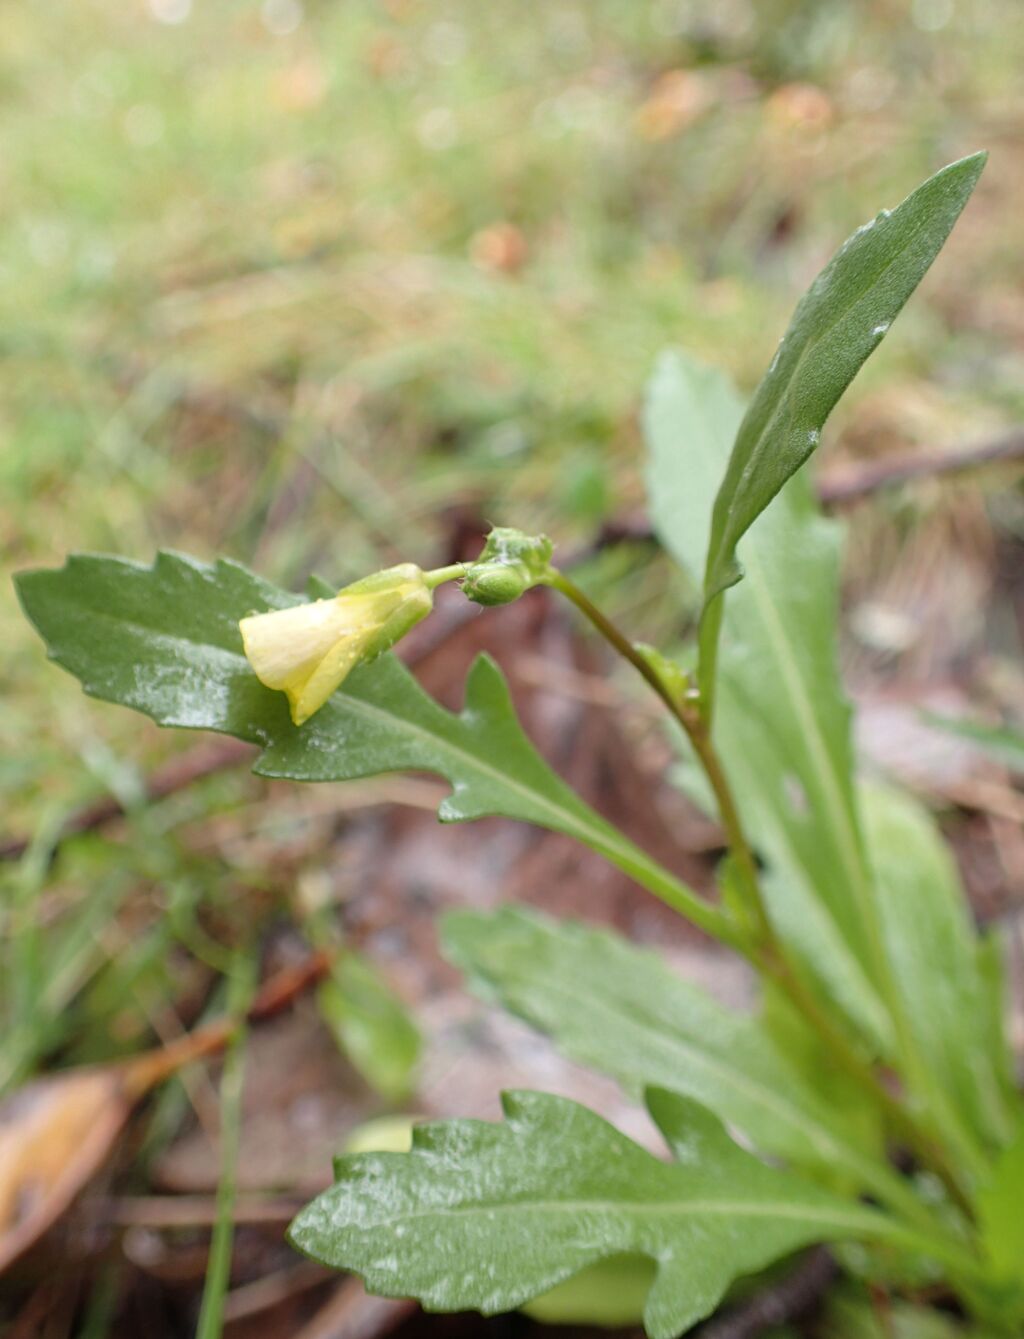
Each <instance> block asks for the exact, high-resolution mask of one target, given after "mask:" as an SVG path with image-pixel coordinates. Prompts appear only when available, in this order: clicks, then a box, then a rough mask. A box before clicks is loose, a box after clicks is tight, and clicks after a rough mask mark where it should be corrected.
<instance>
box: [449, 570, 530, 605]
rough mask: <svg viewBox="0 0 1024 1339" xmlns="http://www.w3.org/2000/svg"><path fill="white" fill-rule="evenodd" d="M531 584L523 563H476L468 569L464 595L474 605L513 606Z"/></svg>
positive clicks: (463, 590) (464, 580)
mask: <svg viewBox="0 0 1024 1339" xmlns="http://www.w3.org/2000/svg"><path fill="white" fill-rule="evenodd" d="M531 584H532V582H531V581H530V574H529V572H527V571H526V569H525V568H524V567H523V566H522V564H521V563H506V564H504V565H502V564H498V563H474V564H473V565H472V566H471V567H469V568H467V569H466V575H465V577H464V578H463V581H462V593H463V595H465V597H466V599H467V600H472V601H473V603H474V604H483V605H488V606H490V605H496V604H511V603H512V601H513V600H518V599H519V597H520V595H522V594H523V593H524V591H528V590H529V589H530V586H531Z"/></svg>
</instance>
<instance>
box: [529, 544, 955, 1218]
mask: <svg viewBox="0 0 1024 1339" xmlns="http://www.w3.org/2000/svg"><path fill="white" fill-rule="evenodd" d="M549 584H550V585H551V586H553V587H554V589H555V590H557V591H559V592H561V594H563V595H565V596H566V597H567V598H568V599H569V600H571V601H572V603H573V604H574V605H575V606H576V608H577V609H579V610H580V612H581V613H582V614H584V615H585V617H586V618H587V619H588V620H589V621H590V622H591V623H592V624H593V626H594V627H595V628H596V629H597V630H598V632H600V633H601V635H602V636H603V637H604V638H605V640H606V641H608V642H609V643H610V644H611V645H612V646H613V647H614V648H615V650H616V651H618V653H619V654H620V655H621V656H622V657H623V658H624V659H625V660H628V661H629V663H630V664H631V665H632V666H633V667H634V668H635V669H636V670H637V671H638V673H639V674H640V675H642V677H643V678H644V679H645V680H646V682H647V683H648V684H649V685H650V687H651V688H653V689H654V691H655V692H656V693H657V694H658V696H659V697H660V698H661V700H662V702H664V704H665V706H666V707H667V708H668V709H669V711H670V712H671V713H672V715H673V716H674V717H675V719H676V720H677V721H678V722H679V724H680V725H681V726H682V727H683V729H684V731H685V732H686V735H687V737H688V738H689V740H690V743H691V744H692V746H693V749H694V752H695V753H696V755H697V757H698V759H699V761H700V764H701V766H702V768H703V769H704V774H705V776H706V777H707V780H708V782H709V784H710V786H711V789H712V791H713V792H714V795H715V801H716V803H717V805H718V812H719V817H720V819H721V823H722V827H723V829H724V831H725V837H726V842H727V844H728V847H729V851H730V853H731V854H732V857H733V859H734V860H735V862H736V869H737V871H738V875H739V880H740V884H741V888H742V906H743V909H744V911H745V912H746V914H747V916H748V917H749V919H750V921H751V922H752V929H753V932H754V940H753V942H752V943H747V942H745V940H743V941H741V942H739V943H737V942H736V941H735V940H734V941H733V947H735V948H737V949H738V950H739V951H740V952H741V953H743V954H744V956H745V957H746V958H747V959H748V960H749V961H750V962H751V963H752V965H753V966H754V967H756V968H757V970H758V971H760V972H761V973H762V974H764V975H765V976H767V977H769V978H771V979H772V980H773V981H775V982H776V984H777V985H778V986H779V987H780V989H782V990H783V991H784V992H785V993H786V995H787V996H788V997H789V999H790V1001H791V1002H792V1004H793V1005H794V1006H795V1007H796V1009H797V1011H798V1013H799V1014H800V1015H801V1016H802V1017H803V1018H804V1019H805V1020H806V1021H807V1022H808V1023H809V1024H810V1025H811V1026H812V1027H813V1028H814V1030H815V1031H816V1032H817V1033H818V1035H819V1036H820V1037H821V1039H822V1041H823V1042H824V1043H825V1045H826V1047H827V1048H828V1050H829V1052H830V1053H831V1054H832V1055H833V1056H834V1058H835V1060H836V1062H837V1063H838V1064H839V1065H840V1066H841V1067H842V1068H843V1069H844V1070H845V1071H846V1073H847V1074H848V1075H849V1076H850V1077H851V1078H852V1079H854V1080H855V1081H856V1082H857V1084H858V1085H859V1086H860V1087H862V1088H864V1089H866V1090H867V1091H868V1092H869V1093H870V1094H871V1096H872V1098H873V1099H874V1100H875V1101H876V1102H877V1103H878V1104H879V1106H880V1107H881V1108H882V1110H883V1112H884V1113H885V1116H886V1118H887V1120H888V1121H889V1123H890V1125H891V1127H892V1129H893V1131H894V1132H895V1133H896V1135H897V1136H898V1137H899V1138H900V1139H901V1140H903V1141H904V1142H905V1143H906V1145H907V1146H908V1148H910V1149H911V1150H912V1151H913V1152H914V1153H915V1155H916V1156H917V1157H918V1158H919V1159H920V1160H921V1161H922V1163H924V1164H926V1165H927V1166H929V1167H931V1168H932V1170H933V1171H934V1172H935V1173H936V1175H937V1176H939V1177H940V1179H941V1180H942V1182H943V1184H944V1185H945V1186H946V1189H947V1190H948V1192H949V1194H950V1196H951V1197H952V1199H953V1200H954V1202H955V1203H956V1204H957V1205H958V1207H959V1208H960V1209H961V1210H962V1211H963V1212H964V1213H965V1214H966V1216H967V1217H968V1219H970V1218H971V1217H972V1216H973V1213H972V1207H971V1203H970V1199H969V1198H968V1196H967V1194H966V1193H965V1191H964V1189H963V1187H962V1186H961V1184H960V1180H959V1178H958V1176H957V1174H956V1172H955V1170H954V1168H953V1167H952V1166H951V1165H950V1163H949V1161H948V1159H947V1157H946V1154H945V1151H944V1150H943V1149H942V1148H941V1147H940V1146H938V1145H936V1143H935V1142H934V1140H932V1139H931V1138H930V1137H929V1136H928V1135H927V1133H925V1132H924V1131H922V1130H921V1129H920V1128H919V1127H918V1124H917V1122H916V1121H915V1120H914V1119H913V1117H912V1116H911V1115H910V1113H909V1112H908V1111H907V1109H906V1108H905V1107H904V1106H903V1105H902V1104H901V1103H900V1102H899V1100H898V1099H897V1098H896V1097H895V1096H894V1095H893V1093H891V1092H890V1091H889V1089H888V1088H887V1087H886V1084H885V1082H884V1080H883V1079H882V1078H881V1077H880V1076H879V1074H878V1073H877V1072H876V1071H875V1069H874V1068H873V1067H872V1066H871V1065H870V1064H869V1063H868V1062H867V1061H865V1060H864V1059H863V1058H862V1057H861V1056H860V1054H859V1053H858V1051H857V1049H856V1048H855V1047H854V1046H853V1045H852V1044H851V1042H850V1041H849V1040H848V1038H847V1037H846V1036H845V1035H844V1033H843V1032H842V1030H841V1029H840V1028H838V1027H837V1026H836V1025H835V1023H834V1022H833V1021H832V1019H831V1018H830V1017H829V1015H828V1013H827V1012H826V1011H825V1010H824V1009H822V1007H821V1004H820V1003H819V1001H818V999H817V997H816V996H815V995H814V993H813V991H811V990H809V989H808V988H807V985H806V983H805V982H804V981H803V979H802V978H801V976H800V975H799V974H798V973H797V972H796V971H794V970H793V967H792V965H791V964H790V962H789V961H788V959H787V956H786V953H785V948H784V945H783V944H782V943H781V941H780V940H779V938H778V936H777V934H776V932H775V928H774V926H773V925H772V923H771V919H770V917H769V916H768V910H767V907H766V906H765V903H764V898H763V895H762V892H761V884H760V879H759V877H758V871H757V862H756V860H755V858H754V853H753V848H752V847H751V845H750V843H749V841H748V840H747V837H746V834H745V832H744V830H743V825H742V822H741V820H740V816H739V811H738V809H737V807H736V801H735V798H734V796H733V794H732V789H731V787H730V785H729V782H728V778H727V777H726V775H725V772H724V770H723V768H722V764H721V760H720V759H719V757H718V753H717V751H716V749H715V747H714V744H713V743H712V740H711V733H710V727H709V723H708V720H707V718H706V716H705V715H704V714H703V713H702V712H701V710H700V708H699V706H698V704H697V702H696V701H694V702H688V701H687V700H686V699H685V698H682V697H680V696H679V695H678V694H676V693H674V692H673V691H672V689H671V688H670V687H669V685H668V684H666V682H665V680H664V679H663V678H662V676H661V675H660V674H659V673H658V671H657V669H656V668H655V666H654V665H653V664H652V663H651V662H650V661H649V660H648V659H647V657H645V656H644V655H643V654H642V653H641V652H640V651H638V650H637V648H636V647H635V646H634V645H633V643H632V642H631V641H630V640H629V639H628V638H627V637H626V636H625V634H624V633H623V632H622V631H621V630H620V629H619V628H617V627H616V626H615V624H614V623H612V621H611V620H610V619H609V618H608V617H607V615H605V614H604V613H603V612H602V611H601V610H600V609H599V608H598V607H597V605H595V604H594V603H593V601H592V600H591V599H590V598H589V597H588V596H587V595H586V594H585V593H584V592H583V591H582V590H580V588H579V587H578V586H577V585H576V583H575V582H574V581H571V580H570V579H569V577H567V576H566V575H565V574H564V573H563V572H560V571H558V570H557V569H555V568H552V569H551V576H550V582H549Z"/></svg>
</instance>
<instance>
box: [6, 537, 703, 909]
mask: <svg viewBox="0 0 1024 1339" xmlns="http://www.w3.org/2000/svg"><path fill="white" fill-rule="evenodd" d="M17 587H18V593H19V596H20V598H21V602H22V605H23V607H24V609H25V612H26V614H27V615H28V617H29V619H30V620H31V621H32V622H33V623H34V624H35V626H36V628H37V629H38V631H39V632H40V634H41V635H42V637H43V640H44V641H45V642H46V644H47V647H48V650H49V654H50V657H51V659H53V660H56V661H57V662H58V663H59V664H61V665H63V666H64V667H65V669H68V670H70V671H71V673H72V674H74V675H75V676H76V677H77V678H78V679H79V680H80V681H81V684H82V687H83V688H84V689H85V691H86V692H87V693H89V694H91V695H92V696H93V697H99V698H103V699H104V700H105V701H108V702H117V703H120V704H122V705H123V706H127V707H132V708H134V709H135V710H136V711H141V712H143V713H145V714H146V715H147V716H151V717H152V718H153V720H155V721H156V722H157V723H158V724H159V725H177V726H185V727H188V728H190V729H206V730H217V731H221V732H223V733H226V734H231V735H235V736H237V737H238V738H240V739H245V740H249V741H250V742H252V743H254V744H258V745H260V746H261V747H262V754H261V756H260V758H259V760H258V761H257V763H256V767H255V770H256V771H257V772H259V773H261V774H262V775H264V776H273V777H286V778H289V779H291V780H295V781H343V780H350V779H353V778H357V777H364V776H373V775H376V774H378V773H381V772H393V771H403V770H414V771H425V772H434V773H437V774H438V775H440V776H442V777H444V778H445V779H446V780H447V781H449V782H450V783H451V785H452V794H451V795H450V796H449V797H448V798H447V799H445V800H444V802H443V803H442V805H441V809H440V817H441V818H442V820H444V821H446V822H457V821H461V820H465V819H473V818H482V817H484V816H486V815H492V814H501V815H504V816H505V817H508V818H516V819H520V820H522V821H524V822H528V823H536V824H538V825H539V826H541V827H546V828H551V829H552V830H554V831H557V832H564V833H567V834H569V835H570V836H573V837H576V838H577V839H578V840H580V841H582V842H584V843H586V844H587V845H589V846H591V847H593V848H594V849H595V850H597V851H599V852H600V853H601V854H602V855H604V856H606V858H607V859H609V860H611V861H612V862H613V863H615V864H617V865H618V866H619V867H620V868H621V869H623V870H625V872H626V873H627V874H629V875H631V876H632V877H636V878H638V879H639V880H640V881H641V882H643V883H644V884H645V885H646V886H647V887H649V888H652V890H655V891H657V892H658V893H659V895H661V896H662V897H664V898H665V900H666V901H668V902H670V903H671V904H672V905H674V906H676V907H677V909H679V910H681V911H682V912H683V913H684V914H685V915H688V916H690V917H691V919H693V920H694V921H695V922H696V923H697V924H700V925H703V926H704V927H705V928H708V929H714V928H715V927H716V926H718V925H719V922H720V921H721V919H722V918H721V917H720V916H719V914H718V913H717V912H716V911H715V909H714V908H712V907H709V906H708V905H707V904H706V903H704V902H702V901H701V900H700V899H699V898H698V897H697V896H696V895H695V894H694V893H692V892H691V891H690V890H689V889H687V888H686V887H685V886H684V885H682V884H681V883H679V882H678V881H677V880H675V879H673V878H671V876H669V875H667V874H666V873H665V871H663V870H662V869H660V867H659V866H658V865H657V864H656V863H655V862H654V861H652V860H651V859H650V857H649V856H647V855H646V854H645V853H644V852H643V851H641V850H640V849H639V848H638V847H636V846H634V845H633V844H632V843H631V842H629V841H628V840H627V839H626V838H625V837H623V836H622V835H621V834H620V833H619V832H617V831H616V830H615V828H613V827H612V826H611V825H610V824H609V823H607V822H605V820H604V819H602V818H601V817H600V816H599V815H598V814H596V813H595V812H594V810H593V809H591V808H590V807H589V806H588V805H587V804H585V803H584V802H583V801H582V800H581V799H580V798H579V797H578V796H577V795H576V793H575V791H573V790H572V789H571V787H569V786H567V785H566V784H565V782H563V781H562V780H561V779H560V778H559V777H558V776H556V774H555V773H554V772H553V771H552V770H551V768H550V767H549V766H548V765H547V763H546V762H545V761H544V760H543V758H541V756H540V755H539V754H538V753H537V751H536V750H535V749H534V747H533V745H532V744H531V743H530V741H529V740H528V739H527V737H526V735H525V734H524V733H523V730H522V728H521V726H520V725H519V722H518V720H517V719H516V716H515V712H514V710H513V707H512V703H511V700H510V698H509V694H508V688H507V686H506V684H505V681H504V679H503V678H502V675H501V672H500V671H499V670H498V668H497V667H496V666H495V665H494V663H493V662H492V661H491V660H489V659H488V658H487V657H484V656H482V657H480V658H479V659H478V660H477V661H476V663H475V664H474V666H473V668H472V669H471V671H470V674H469V678H468V680H467V683H466V704H465V708H464V709H463V711H462V712H461V713H459V714H455V713H453V712H450V711H446V710H445V709H444V708H443V707H441V706H439V705H438V703H436V702H435V701H434V700H433V698H431V697H429V696H428V695H427V694H426V693H425V692H424V691H423V690H422V689H421V688H420V686H419V685H418V684H417V682H416V680H415V679H414V678H413V677H412V675H411V674H409V672H408V671H407V670H406V669H405V667H404V666H403V665H402V664H401V662H400V661H399V660H397V659H396V658H395V657H394V656H393V655H385V656H382V657H381V658H380V659H379V660H376V661H374V662H373V663H372V664H370V665H364V666H360V667H358V668H357V669H355V670H353V672H352V673H351V674H350V676H349V677H348V679H347V680H346V681H345V684H344V686H343V688H342V690H341V691H339V692H337V693H335V694H334V696H333V697H332V698H331V699H330V700H329V701H328V702H327V703H326V704H325V705H324V706H323V707H322V708H321V710H320V711H318V712H317V714H316V715H315V716H314V717H313V718H312V720H310V721H308V722H307V723H306V724H305V725H304V726H301V727H298V726H295V725H293V724H292V722H291V720H290V718H289V715H288V709H287V701H286V699H285V696H284V694H283V693H276V692H273V691H271V690H270V689H268V688H264V687H263V685H262V684H261V683H260V682H259V680H258V679H257V678H256V676H255V674H254V673H253V672H252V669H251V667H250V665H249V663H248V661H247V660H246V658H245V656H244V654H243V651H242V640H241V635H240V633H239V631H238V620H239V619H240V618H244V617H245V616H246V615H247V614H250V613H252V612H253V611H254V610H262V609H279V608H286V607H288V606H289V605H294V604H297V603H299V602H300V599H301V597H299V596H296V595H293V594H290V593H289V592H286V591H282V590H279V589H277V588H276V587H274V586H272V585H270V584H269V583H268V582H266V581H263V580H262V579H261V578H259V577H257V576H255V575H253V574H252V573H251V572H248V571H246V569H245V568H244V567H241V566H239V565H238V564H237V563H232V562H226V561H224V560H221V561H219V562H216V563H213V564H207V563H203V562H199V561H197V560H196V559H194V558H189V557H185V556H183V555H181V554H173V553H162V554H160V555H158V557H157V558H156V560H155V562H154V563H153V565H152V566H151V567H145V566H142V565H141V564H138V563H132V562H127V561H125V560H124V559H121V558H114V557H108V556H99V555H77V556H73V557H71V558H69V559H68V561H67V563H66V564H65V566H64V567H62V568H58V569H54V570H43V571H35V572H24V573H21V574H20V575H19V577H18V578H17Z"/></svg>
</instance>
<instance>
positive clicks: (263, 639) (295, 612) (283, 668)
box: [238, 597, 352, 689]
mask: <svg viewBox="0 0 1024 1339" xmlns="http://www.w3.org/2000/svg"><path fill="white" fill-rule="evenodd" d="M238 626H239V629H240V631H241V633H242V644H243V646H244V647H245V655H246V659H247V660H248V661H249V664H250V665H251V666H252V667H253V669H254V670H255V672H256V676H257V678H258V679H259V680H260V682H261V683H264V684H266V686H267V687H268V688H278V689H287V688H288V686H289V685H290V684H292V685H294V684H295V683H296V682H298V681H299V680H300V679H304V678H305V677H306V676H307V675H308V674H310V673H311V672H312V671H313V670H314V669H315V668H316V666H317V665H318V664H319V663H320V662H321V661H322V660H323V658H324V656H325V655H327V653H328V652H329V651H330V649H331V647H332V646H335V645H337V643H338V641H339V640H340V639H342V638H344V637H346V636H348V635H350V633H351V631H352V615H351V611H350V610H348V609H346V608H344V607H342V606H341V604H340V602H339V600H338V599H337V597H335V598H334V599H331V600H316V601H314V602H313V603H312V604H297V605H295V606H294V607H293V608H291V609H277V610H274V611H273V612H272V613H269V614H254V615H253V616H252V617H251V618H243V619H242V620H241V622H240V623H239V625H238Z"/></svg>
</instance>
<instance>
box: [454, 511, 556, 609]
mask: <svg viewBox="0 0 1024 1339" xmlns="http://www.w3.org/2000/svg"><path fill="white" fill-rule="evenodd" d="M552 548H553V545H552V543H551V540H550V539H548V538H547V536H546V535H526V534H524V533H523V532H522V530H512V529H510V528H508V527H507V526H495V528H494V529H493V530H492V531H491V533H490V534H489V535H488V536H487V542H486V544H485V545H484V547H483V550H482V552H481V554H480V557H479V558H477V559H476V561H475V562H472V563H470V564H469V565H468V566H467V568H466V571H465V574H464V576H463V579H462V593H463V595H465V596H466V598H467V599H469V600H472V601H473V602H474V603H475V604H483V605H496V604H511V603H512V601H513V600H518V599H519V597H520V595H522V594H524V592H526V591H528V590H529V589H530V587H531V586H536V585H538V584H539V583H541V582H542V581H544V580H546V579H547V578H548V576H549V573H550V570H551V569H550V560H551V552H552Z"/></svg>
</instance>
